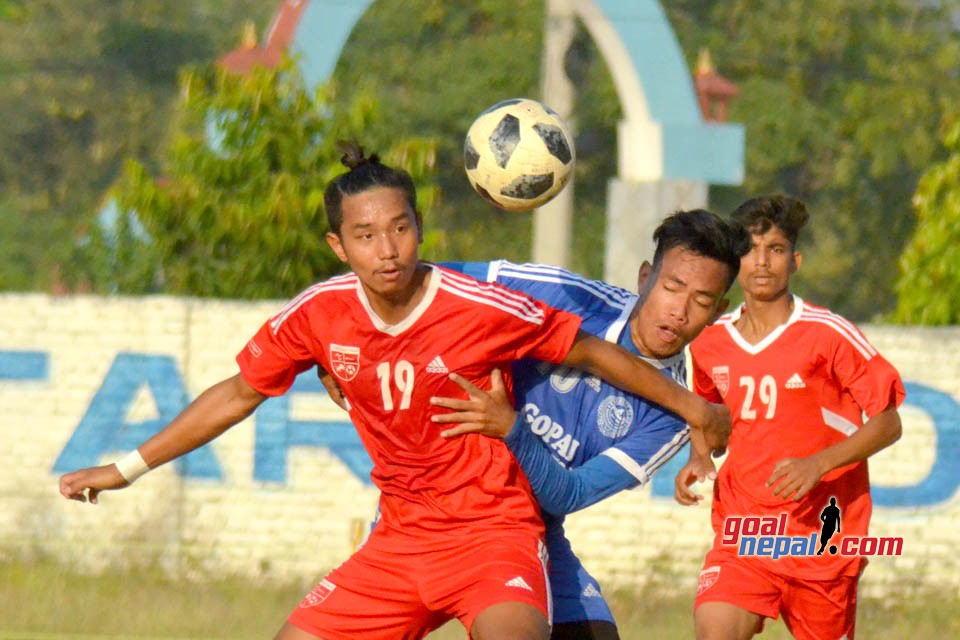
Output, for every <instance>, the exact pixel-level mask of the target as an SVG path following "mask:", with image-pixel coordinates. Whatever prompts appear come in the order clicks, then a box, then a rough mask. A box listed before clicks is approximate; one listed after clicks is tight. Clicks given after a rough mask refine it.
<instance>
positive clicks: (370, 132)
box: [84, 61, 440, 298]
mask: <svg viewBox="0 0 960 640" xmlns="http://www.w3.org/2000/svg"><path fill="white" fill-rule="evenodd" d="M181 95H182V96H183V98H182V101H181V102H180V104H179V106H178V109H177V118H176V120H175V124H174V127H175V130H174V135H173V137H172V143H171V146H170V152H169V156H168V158H167V161H166V162H164V163H163V165H162V166H163V173H162V175H155V174H153V173H152V172H151V171H150V170H149V169H148V167H146V166H145V165H144V164H143V163H141V162H139V161H136V160H131V161H129V162H128V163H127V165H126V168H125V170H124V172H123V174H122V176H121V178H120V180H119V182H118V184H117V185H116V188H115V189H114V191H113V193H114V195H115V197H116V201H117V204H118V207H117V215H116V216H115V218H114V219H113V220H109V221H107V222H108V224H104V225H102V226H100V227H97V228H96V229H95V230H94V233H92V234H91V237H90V239H89V243H88V245H87V246H86V247H85V250H84V255H85V257H86V259H87V265H88V273H89V274H90V277H91V278H92V280H93V284H94V288H95V289H96V290H100V291H118V292H122V293H146V292H151V291H163V292H165V293H173V294H186V295H199V296H214V297H227V298H278V297H284V296H290V295H293V294H295V293H296V292H297V291H299V290H301V289H303V288H304V287H306V286H308V285H309V284H311V283H313V282H316V281H317V280H318V279H322V278H325V277H327V276H329V275H331V274H334V273H337V272H339V271H340V270H341V265H340V263H339V261H338V260H337V259H336V257H335V256H334V255H333V253H332V252H331V251H330V250H329V248H328V247H327V246H326V241H325V239H324V236H325V234H326V231H327V224H326V216H325V213H324V209H323V189H324V187H325V186H326V184H327V183H328V182H329V181H330V179H332V178H333V177H334V176H336V175H338V174H340V173H342V172H343V171H345V168H344V167H343V166H342V164H340V153H339V152H338V151H337V150H336V148H335V143H336V141H337V140H340V139H350V138H357V139H360V134H361V133H362V140H363V142H364V144H365V145H366V148H367V151H368V152H373V151H375V150H377V149H382V150H384V151H385V153H384V154H383V157H384V160H385V161H386V162H388V163H393V164H396V165H400V166H403V167H404V168H406V169H407V170H408V171H410V173H411V174H412V175H413V177H414V179H415V180H417V181H418V186H419V187H421V188H420V189H419V193H418V196H419V203H420V205H421V208H422V209H424V210H429V208H430V206H431V205H432V203H433V201H434V199H435V189H434V188H433V187H432V186H431V185H430V184H428V183H427V182H426V180H427V179H428V177H429V173H430V171H431V169H432V166H433V162H434V148H433V145H432V144H431V143H430V142H428V141H424V140H416V139H399V140H397V139H390V138H388V137H387V134H386V132H385V130H384V127H383V125H382V123H381V121H380V118H379V115H378V110H377V106H376V104H375V103H374V102H373V101H371V100H370V99H368V98H365V97H363V96H358V97H357V98H356V99H355V100H354V101H353V102H352V103H351V104H350V105H349V108H347V109H340V108H332V107H331V104H330V100H329V96H328V95H327V93H326V92H325V90H324V89H320V90H319V91H318V92H317V93H316V95H311V94H310V93H308V92H307V90H306V89H305V87H304V83H303V79H302V78H301V76H300V74H299V71H298V68H297V66H296V65H294V64H292V63H291V62H289V61H287V62H286V63H284V64H283V65H281V66H280V67H278V68H276V69H264V68H262V67H258V68H256V69H254V71H252V72H251V73H249V74H247V75H244V76H238V75H235V74H231V73H228V72H226V71H223V70H221V69H215V68H212V67H206V68H202V69H192V70H189V71H187V72H185V73H184V75H183V78H182V81H181ZM388 143H390V144H389V145H388ZM439 240H440V237H439V236H438V235H437V234H436V233H434V234H432V235H431V234H428V235H427V238H426V244H427V247H426V254H427V255H429V253H430V250H431V248H433V247H436V245H437V244H438V242H439Z"/></svg>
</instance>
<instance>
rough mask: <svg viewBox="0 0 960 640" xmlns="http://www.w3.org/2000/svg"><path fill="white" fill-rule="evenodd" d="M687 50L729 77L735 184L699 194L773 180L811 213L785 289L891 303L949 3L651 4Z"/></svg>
mask: <svg viewBox="0 0 960 640" xmlns="http://www.w3.org/2000/svg"><path fill="white" fill-rule="evenodd" d="M664 7H665V8H666V9H667V11H668V12H669V15H670V17H671V20H672V22H673V26H674V28H675V30H676V32H677V34H678V36H679V37H680V39H681V41H682V43H683V48H684V50H685V51H686V53H687V55H688V59H689V60H690V61H691V62H693V61H694V60H695V56H696V55H697V52H698V51H699V50H700V49H701V48H702V47H708V48H709V49H710V51H711V53H712V54H713V59H714V61H715V62H716V63H717V66H718V67H719V69H720V71H721V72H722V73H723V74H724V75H726V76H728V77H729V78H731V79H732V80H734V81H735V82H736V83H737V84H738V85H739V87H740V90H741V96H740V97H739V98H738V99H736V100H734V101H733V103H732V104H731V109H730V119H731V120H732V121H737V122H742V123H744V124H745V125H746V129H747V156H746V159H747V167H746V169H747V171H746V180H745V182H744V185H743V187H742V188H737V189H716V190H714V191H713V193H712V194H711V195H712V200H713V204H714V205H715V206H716V207H717V208H719V209H721V210H724V209H725V210H729V209H732V208H733V207H734V206H736V204H738V203H739V202H740V201H742V200H743V199H744V198H746V197H749V196H753V195H757V194H760V193H768V192H772V191H786V192H788V193H790V194H792V195H795V196H797V197H800V198H802V199H803V200H805V201H806V202H807V203H808V205H809V207H810V209H811V212H812V214H813V217H812V222H811V229H810V233H808V234H807V238H808V239H809V242H808V243H806V244H804V245H803V246H801V250H803V251H804V253H805V254H807V261H806V262H804V266H803V269H801V271H800V273H799V274H798V290H799V291H800V293H801V295H807V294H809V295H810V296H811V297H812V298H813V299H815V300H816V301H817V302H821V303H823V304H826V305H829V306H831V307H833V308H834V309H836V310H838V311H840V312H842V313H844V314H847V315H849V316H850V317H852V318H855V319H869V318H872V317H876V316H878V315H879V314H882V313H884V312H888V311H890V310H891V309H892V308H893V306H894V304H895V292H894V287H893V286H892V285H893V282H894V281H895V279H896V274H897V271H896V259H895V256H897V255H899V254H900V252H901V251H902V249H903V246H904V244H905V243H906V241H907V238H908V237H909V235H910V232H911V231H912V228H913V222H914V219H913V216H912V215H910V200H911V197H912V194H913V192H914V190H915V188H916V184H917V180H918V179H919V177H920V175H921V173H922V172H923V171H924V170H925V169H926V168H927V167H928V166H929V165H930V164H931V163H933V162H936V161H938V160H939V159H941V158H942V149H941V147H940V145H939V143H938V140H937V133H936V132H937V129H938V126H939V124H940V122H941V120H942V119H943V117H944V115H945V114H947V113H949V112H950V110H951V108H952V106H953V105H955V104H956V102H957V100H958V99H960V82H958V81H957V80H958V78H957V69H958V68H960V40H958V38H957V32H956V27H955V21H954V19H953V18H954V16H955V15H956V11H957V3H956V2H955V1H954V0H944V1H943V2H902V1H901V0H870V1H863V0H829V1H827V0H817V1H811V2H764V1H763V0H737V1H735V2H723V3H716V2H710V1H709V0H677V1H676V2H669V3H664Z"/></svg>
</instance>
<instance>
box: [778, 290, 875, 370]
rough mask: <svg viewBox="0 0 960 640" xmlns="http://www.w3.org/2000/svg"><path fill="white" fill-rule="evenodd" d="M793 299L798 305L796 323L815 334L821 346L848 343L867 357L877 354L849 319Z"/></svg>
mask: <svg viewBox="0 0 960 640" xmlns="http://www.w3.org/2000/svg"><path fill="white" fill-rule="evenodd" d="M795 300H797V303H798V304H799V305H800V313H799V315H798V317H797V324H798V325H802V326H804V327H805V328H806V329H807V330H808V331H809V332H811V333H812V335H815V336H816V342H817V344H819V345H821V346H826V345H828V344H831V343H833V344H848V345H850V346H852V347H853V348H854V349H856V350H857V351H859V352H860V353H861V354H862V355H863V356H864V357H865V358H868V359H869V358H871V357H873V356H874V355H876V354H877V350H876V349H875V348H874V347H873V346H872V345H871V344H870V342H869V341H868V340H867V339H866V337H864V335H863V333H862V332H861V331H860V329H859V328H858V327H857V326H856V325H855V324H854V323H853V322H851V321H850V320H847V319H846V318H844V317H843V316H842V315H840V314H839V313H834V312H833V311H831V310H830V309H828V308H826V307H822V306H819V305H815V304H812V303H810V302H807V301H806V300H801V299H800V298H795Z"/></svg>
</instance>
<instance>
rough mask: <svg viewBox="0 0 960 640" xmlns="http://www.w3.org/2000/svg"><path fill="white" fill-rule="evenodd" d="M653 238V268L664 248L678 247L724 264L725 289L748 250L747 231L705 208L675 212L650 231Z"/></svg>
mask: <svg viewBox="0 0 960 640" xmlns="http://www.w3.org/2000/svg"><path fill="white" fill-rule="evenodd" d="M653 241H654V242H656V243H657V250H656V252H655V253H654V254H653V268H654V270H659V269H660V265H661V263H662V262H663V256H664V254H665V253H666V252H667V251H669V250H670V249H673V248H674V247H681V248H683V249H686V250H688V251H691V252H692V253H695V254H697V255H700V256H704V257H707V258H713V259H714V260H717V261H718V262H722V263H723V264H725V265H727V267H728V268H729V272H730V274H729V276H728V278H727V288H728V289H729V288H730V286H731V285H732V284H733V282H734V280H736V279H737V273H739V272H740V258H742V257H743V256H745V255H747V253H748V252H749V251H750V234H748V233H747V232H746V231H745V230H744V229H743V228H742V227H740V226H737V225H733V224H730V223H729V222H727V221H726V220H724V219H723V218H721V217H720V216H718V215H717V214H715V213H711V212H710V211H706V210H705V209H691V210H689V211H677V212H676V213H674V214H672V215H669V216H667V217H666V218H665V219H664V220H663V222H661V223H660V226H659V227H657V230H656V231H654V232H653Z"/></svg>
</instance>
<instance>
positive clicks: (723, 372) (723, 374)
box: [710, 367, 730, 398]
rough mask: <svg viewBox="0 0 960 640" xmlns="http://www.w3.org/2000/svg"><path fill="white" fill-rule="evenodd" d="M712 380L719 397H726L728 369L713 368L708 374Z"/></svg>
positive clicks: (728, 388) (728, 389)
mask: <svg viewBox="0 0 960 640" xmlns="http://www.w3.org/2000/svg"><path fill="white" fill-rule="evenodd" d="M710 377H712V378H713V384H715V385H716V386H717V389H719V391H720V395H721V396H723V397H724V398H726V397H727V391H730V367H714V368H713V371H712V372H711V374H710Z"/></svg>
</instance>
